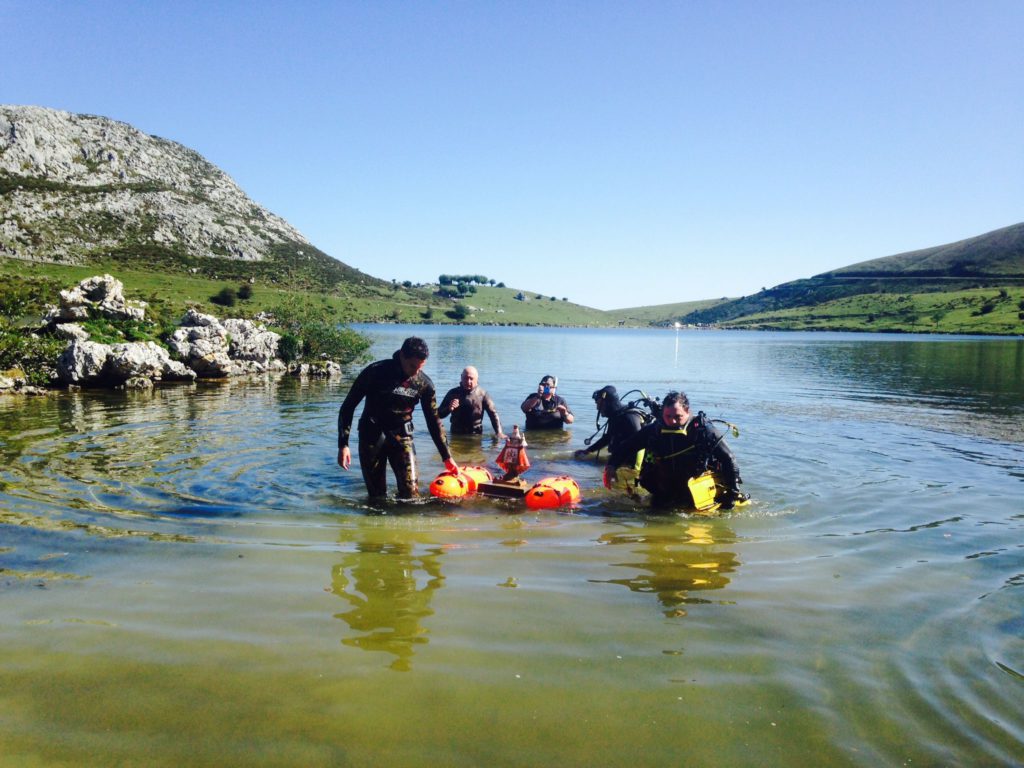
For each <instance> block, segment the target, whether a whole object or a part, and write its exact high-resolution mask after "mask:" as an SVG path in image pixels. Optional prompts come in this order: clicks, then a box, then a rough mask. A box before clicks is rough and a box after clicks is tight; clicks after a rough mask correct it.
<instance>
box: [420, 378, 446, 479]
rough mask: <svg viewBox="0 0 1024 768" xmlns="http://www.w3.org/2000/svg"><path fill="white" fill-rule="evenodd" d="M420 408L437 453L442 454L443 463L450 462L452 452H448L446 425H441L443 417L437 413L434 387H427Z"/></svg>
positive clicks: (422, 394) (422, 395) (421, 396)
mask: <svg viewBox="0 0 1024 768" xmlns="http://www.w3.org/2000/svg"><path fill="white" fill-rule="evenodd" d="M420 407H421V408H422V409H423V416H424V417H425V418H426V421H427V431H428V432H429V433H430V439H431V440H433V441H434V445H435V446H436V447H437V452H438V453H439V454H441V460H442V461H448V460H449V459H450V458H451V457H452V454H451V451H449V450H448V439H447V437H445V434H444V425H443V424H441V417H440V416H439V415H438V413H437V397H436V396H435V395H434V389H433V387H427V388H426V389H424V390H423V392H422V393H421V394H420Z"/></svg>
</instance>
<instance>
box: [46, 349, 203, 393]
mask: <svg viewBox="0 0 1024 768" xmlns="http://www.w3.org/2000/svg"><path fill="white" fill-rule="evenodd" d="M139 377H143V378H147V379H151V380H154V381H161V380H167V381H193V380H194V379H195V378H196V373H195V371H193V370H191V369H189V368H188V367H186V366H185V365H184V364H182V363H179V362H178V361H177V360H172V359H171V356H170V355H169V354H168V353H167V350H166V349H164V348H163V347H161V346H159V345H158V344H154V343H153V342H152V341H136V342H129V343H125V344H99V343H97V342H95V341H81V340H75V341H72V342H71V343H70V344H69V345H68V346H67V348H66V349H65V350H64V352H63V353H62V354H61V356H60V357H59V358H58V360H57V378H58V380H59V381H61V382H62V383H64V384H78V385H96V384H100V385H118V384H123V383H124V382H126V381H128V380H129V379H134V378H139Z"/></svg>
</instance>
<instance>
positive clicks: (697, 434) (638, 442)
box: [608, 414, 743, 506]
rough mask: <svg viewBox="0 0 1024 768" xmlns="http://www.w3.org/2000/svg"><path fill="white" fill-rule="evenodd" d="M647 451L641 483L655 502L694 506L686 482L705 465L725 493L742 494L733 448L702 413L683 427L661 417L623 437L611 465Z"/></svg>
mask: <svg viewBox="0 0 1024 768" xmlns="http://www.w3.org/2000/svg"><path fill="white" fill-rule="evenodd" d="M641 449H642V450H643V451H644V460H643V466H642V468H641V470H640V485H642V486H643V487H644V488H646V489H647V490H648V491H650V493H651V501H652V503H654V504H655V505H659V506H661V505H666V506H668V505H672V506H674V505H686V506H693V496H692V495H691V494H690V489H689V487H688V486H687V482H688V481H689V480H690V478H692V477H697V476H698V475H700V474H701V473H703V472H704V470H705V469H710V470H712V471H713V472H714V473H715V474H716V475H717V477H718V479H719V481H720V482H721V483H722V484H723V485H725V487H726V496H727V497H728V496H730V495H739V494H740V490H739V485H740V483H741V482H743V481H742V480H741V479H740V471H739V467H737V466H736V458H735V457H734V456H733V454H732V451H731V450H729V447H728V446H727V445H726V444H725V441H724V440H722V439H721V435H720V434H719V433H718V431H717V430H716V429H715V428H714V427H713V426H712V425H711V423H710V421H709V420H708V419H707V417H705V416H704V415H703V414H697V415H696V416H691V417H690V420H689V421H688V422H687V423H686V425H685V426H683V427H679V428H676V427H669V426H667V425H666V424H665V423H664V422H663V421H661V420H660V419H659V420H658V421H656V422H654V423H653V424H648V425H647V426H646V427H644V428H643V429H641V430H640V431H639V432H637V433H636V434H634V435H632V436H631V437H629V438H628V439H627V440H625V441H623V442H622V443H621V444H620V445H619V446H618V448H616V449H615V450H614V451H613V452H612V455H611V458H610V459H609V460H608V466H609V467H610V468H618V467H621V466H623V465H625V464H629V463H630V460H631V459H632V458H633V456H635V454H636V452H637V451H639V450H641Z"/></svg>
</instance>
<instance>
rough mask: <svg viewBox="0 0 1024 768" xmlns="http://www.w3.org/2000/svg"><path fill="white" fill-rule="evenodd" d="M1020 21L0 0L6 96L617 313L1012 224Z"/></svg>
mask: <svg viewBox="0 0 1024 768" xmlns="http://www.w3.org/2000/svg"><path fill="white" fill-rule="evenodd" d="M1022 29H1024V2H1022V0H993V1H987V0H971V1H969V2H967V1H965V2H960V1H949V2H943V0H930V1H928V2H900V1H899V0H884V1H876V0H861V1H859V2H828V1H827V0H826V1H825V2H822V1H821V0H806V1H801V2H796V1H794V2H787V1H786V0H776V1H773V2H757V3H755V2H740V1H737V2H726V1H722V2H716V1H715V0H702V1H701V2H696V1H693V2H689V1H682V0H681V1H679V2H627V1H626V0H623V1H622V2H614V3H613V2H598V1H596V0H594V1H591V2H558V1H557V0H555V1H553V2H552V1H544V2H514V1H507V2H497V1H496V2H411V1H410V2H381V1H375V2H370V1H369V0H367V1H366V2H326V1H325V2H301V0H293V1H292V2H259V1H258V0H255V1H253V2H240V1H238V2H231V1H221V2H209V1H206V2H181V1H180V0H177V1H175V2H161V1H159V0H149V1H148V2H141V1H140V2H100V1H96V2H89V1H88V0H82V1H81V2H70V1H69V2H51V1H48V0H0V35H2V38H3V63H2V64H0V103H6V104H34V105H39V106H45V107H53V108H57V109H64V110H68V111H71V112H85V113H90V114H97V115H105V116H108V117H112V118H115V119H117V120H122V121H125V122H128V123H131V124H133V125H135V126H137V127H138V128H140V129H142V130H143V131H145V132H147V133H151V134H156V135H159V136H162V137H164V138H167V139H172V140H174V141H178V142H181V143H182V144H185V145H187V146H189V147H192V148H194V149H196V150H197V151H199V152H200V153H201V154H203V155H204V156H205V157H206V158H208V159H209V160H210V161H211V162H213V163H215V164H216V165H218V166H220V167H221V168H223V169H224V170H225V171H226V172H227V173H228V174H230V175H231V176H232V177H233V178H234V179H235V180H236V181H237V182H238V183H239V185H240V186H241V187H242V188H243V189H244V190H245V191H246V192H247V193H248V194H249V195H250V196H251V197H253V198H254V199H255V200H257V201H258V202H260V203H261V204H263V205H265V206H266V207H267V208H269V209H271V210H272V211H274V212H275V213H277V214H279V215H281V216H283V217H284V218H285V219H287V220H288V221H290V222H291V223H292V224H293V225H295V226H296V227H298V228H299V229H300V230H301V231H302V232H303V233H304V234H305V235H306V236H307V237H308V238H309V239H310V240H311V241H312V242H313V243H314V244H315V245H317V246H318V247H320V248H321V249H323V250H324V251H326V252H327V253H329V254H331V255H332V256H334V257H336V258H338V259H341V260H342V261H344V262H346V263H348V264H351V265H352V266H355V267H357V268H359V269H362V270H364V271H366V272H369V273H370V274H372V275H375V276H377V277H381V278H384V279H392V278H396V279H399V280H405V279H409V280H413V281H415V282H426V281H432V280H435V279H436V278H437V275H438V274H441V273H450V274H463V273H474V274H484V275H486V276H488V277H491V278H494V279H496V280H501V281H504V282H506V283H507V284H508V285H510V286H515V287H520V288H526V289H529V290H535V291H538V292H541V293H544V294H548V295H552V294H553V295H556V296H558V297H559V298H561V297H562V296H566V297H568V298H569V299H570V300H572V301H577V302H580V303H583V304H587V305H590V306H594V307H599V308H601V309H611V308H617V307H626V306H636V305H641V304H659V303H667V302H673V301H687V300H693V299H703V298H712V297H719V296H725V295H729V296H738V295H742V294H749V293H753V292H755V291H757V290H759V289H760V288H761V287H762V286H769V287H770V286H773V285H777V284H779V283H782V282H786V281H788V280H793V279H796V278H800V277H808V276H810V275H813V274H817V273H819V272H823V271H826V270H828V269H832V268H836V267H841V266H845V265H847V264H852V263H854V262H857V261H863V260H865V259H870V258H876V257H879V256H887V255H890V254H893V253H898V252H901V251H906V250H913V249H917V248H923V247H927V246H931V245H938V244H942V243H946V242H952V241H955V240H960V239H963V238H965V237H971V236H974V235H978V234H982V233H984V232H987V231H990V230H992V229H997V228H999V227H1003V226H1007V225H1009V224H1015V223H1018V222H1020V221H1022V220H1024V52H1022V51H1024V45H1022V44H1021V30H1022Z"/></svg>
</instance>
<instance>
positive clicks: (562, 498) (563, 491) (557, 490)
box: [526, 475, 580, 509]
mask: <svg viewBox="0 0 1024 768" xmlns="http://www.w3.org/2000/svg"><path fill="white" fill-rule="evenodd" d="M579 500H580V486H579V483H577V482H576V481H575V480H573V479H572V478H571V477H569V476H568V475H560V476H559V477H545V478H544V479H543V480H541V481H540V482H538V483H537V484H536V485H534V486H533V487H532V488H531V489H530V490H528V491H527V492H526V506H528V507H529V508H530V509H554V508H555V507H561V506H563V505H565V504H575V503H576V502H577V501H579Z"/></svg>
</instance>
